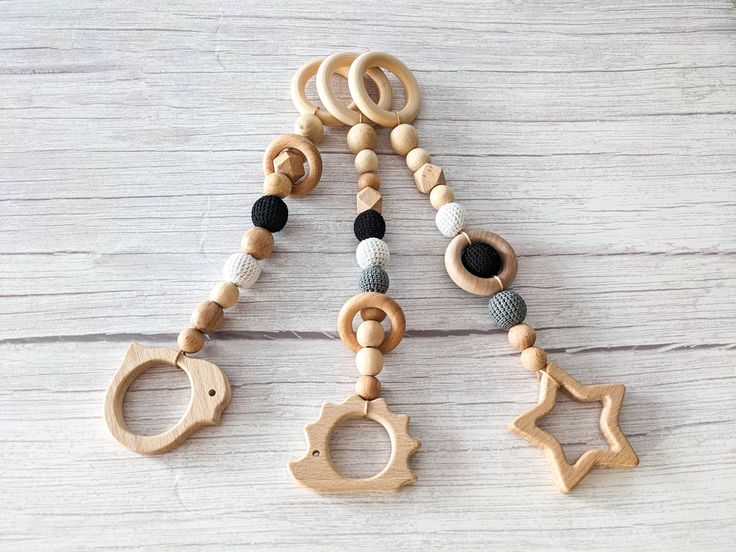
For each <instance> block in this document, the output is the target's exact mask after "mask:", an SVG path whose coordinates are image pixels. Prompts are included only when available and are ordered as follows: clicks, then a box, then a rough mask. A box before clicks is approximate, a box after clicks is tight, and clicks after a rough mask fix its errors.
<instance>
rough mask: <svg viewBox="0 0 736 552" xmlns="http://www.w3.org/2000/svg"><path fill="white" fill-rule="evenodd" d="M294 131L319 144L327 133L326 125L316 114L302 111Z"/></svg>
mask: <svg viewBox="0 0 736 552" xmlns="http://www.w3.org/2000/svg"><path fill="white" fill-rule="evenodd" d="M294 133H296V134H299V135H300V136H304V137H305V138H306V139H307V140H309V141H310V142H312V143H313V144H314V145H317V144H319V143H320V142H321V141H322V137H323V136H324V134H325V127H324V125H323V124H322V121H320V120H319V117H317V116H316V115H313V114H311V113H302V114H301V115H299V117H297V119H296V122H295V123H294Z"/></svg>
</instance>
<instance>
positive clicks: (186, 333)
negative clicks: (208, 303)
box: [176, 328, 204, 353]
mask: <svg viewBox="0 0 736 552" xmlns="http://www.w3.org/2000/svg"><path fill="white" fill-rule="evenodd" d="M176 344H177V345H179V349H181V350H182V351H184V352H185V353H197V352H199V351H201V350H202V347H204V335H203V334H202V332H200V331H199V330H195V329H194V328H186V329H185V330H182V331H181V333H180V334H179V337H178V338H177V340H176Z"/></svg>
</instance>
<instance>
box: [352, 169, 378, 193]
mask: <svg viewBox="0 0 736 552" xmlns="http://www.w3.org/2000/svg"><path fill="white" fill-rule="evenodd" d="M365 188H373V189H374V190H380V189H381V178H380V177H379V176H378V175H377V174H376V173H373V172H367V173H363V174H361V175H360V176H359V177H358V191H361V190H363V189H365Z"/></svg>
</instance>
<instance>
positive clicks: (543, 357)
mask: <svg viewBox="0 0 736 552" xmlns="http://www.w3.org/2000/svg"><path fill="white" fill-rule="evenodd" d="M521 365H522V366H523V367H524V368H526V369H527V370H530V371H531V372H536V371H537V370H541V369H543V368H544V367H545V366H547V353H545V352H544V349H542V348H540V347H527V348H526V349H524V350H523V351H522V352H521Z"/></svg>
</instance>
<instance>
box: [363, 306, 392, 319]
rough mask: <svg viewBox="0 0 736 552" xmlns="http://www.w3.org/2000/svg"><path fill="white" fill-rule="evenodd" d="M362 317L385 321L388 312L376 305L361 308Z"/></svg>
mask: <svg viewBox="0 0 736 552" xmlns="http://www.w3.org/2000/svg"><path fill="white" fill-rule="evenodd" d="M360 317H361V318H362V319H363V320H375V321H376V322H383V321H384V319H385V318H386V313H385V312H383V311H382V310H381V309H377V308H376V307H367V308H365V309H360Z"/></svg>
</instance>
